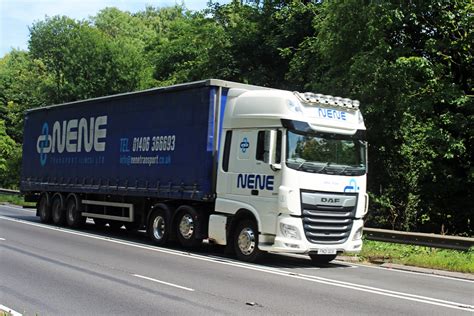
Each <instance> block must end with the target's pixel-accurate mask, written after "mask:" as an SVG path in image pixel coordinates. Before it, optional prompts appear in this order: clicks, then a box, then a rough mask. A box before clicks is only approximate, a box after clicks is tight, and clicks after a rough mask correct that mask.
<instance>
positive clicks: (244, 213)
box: [226, 208, 262, 247]
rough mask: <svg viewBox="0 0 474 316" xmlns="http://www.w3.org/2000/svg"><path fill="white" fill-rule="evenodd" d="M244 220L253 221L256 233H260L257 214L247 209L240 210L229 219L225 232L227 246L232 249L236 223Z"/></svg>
mask: <svg viewBox="0 0 474 316" xmlns="http://www.w3.org/2000/svg"><path fill="white" fill-rule="evenodd" d="M244 219H250V220H252V221H254V222H255V223H256V224H257V228H258V233H260V232H261V229H262V227H261V225H260V220H259V217H258V214H257V212H256V211H255V210H253V211H252V210H251V209H247V208H241V209H239V210H238V211H237V213H235V215H234V216H232V217H231V219H230V222H229V224H228V227H227V231H226V239H227V241H228V242H227V245H228V246H231V247H233V238H232V236H234V232H235V229H236V227H237V225H238V223H239V222H240V221H242V220H244Z"/></svg>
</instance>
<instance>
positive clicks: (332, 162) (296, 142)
mask: <svg viewBox="0 0 474 316" xmlns="http://www.w3.org/2000/svg"><path fill="white" fill-rule="evenodd" d="M366 147H367V144H366V142H365V141H364V140H362V139H361V138H360V136H358V134H355V135H340V134H329V133H308V132H299V131H298V132H297V131H291V130H289V131H288V132H287V146H286V165H287V166H288V167H289V168H292V169H296V170H300V171H304V172H312V173H324V174H340V175H350V176H357V175H363V174H365V172H366Z"/></svg>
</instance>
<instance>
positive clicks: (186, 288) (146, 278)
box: [132, 274, 194, 292]
mask: <svg viewBox="0 0 474 316" xmlns="http://www.w3.org/2000/svg"><path fill="white" fill-rule="evenodd" d="M132 275H133V276H136V277H137V278H141V279H145V280H149V281H153V282H156V283H160V284H165V285H169V286H172V287H176V288H178V289H182V290H186V291H191V292H194V289H191V288H189V287H185V286H181V285H177V284H173V283H169V282H165V281H160V280H157V279H153V278H149V277H146V276H143V275H139V274H132Z"/></svg>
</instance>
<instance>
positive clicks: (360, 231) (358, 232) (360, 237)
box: [352, 227, 362, 240]
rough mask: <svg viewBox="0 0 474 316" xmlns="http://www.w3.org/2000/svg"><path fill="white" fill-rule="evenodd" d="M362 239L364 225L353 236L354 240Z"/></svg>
mask: <svg viewBox="0 0 474 316" xmlns="http://www.w3.org/2000/svg"><path fill="white" fill-rule="evenodd" d="M360 239H362V227H361V228H359V229H358V230H357V231H356V232H355V234H354V238H352V240H360Z"/></svg>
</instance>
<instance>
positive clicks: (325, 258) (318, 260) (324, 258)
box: [309, 254, 337, 265]
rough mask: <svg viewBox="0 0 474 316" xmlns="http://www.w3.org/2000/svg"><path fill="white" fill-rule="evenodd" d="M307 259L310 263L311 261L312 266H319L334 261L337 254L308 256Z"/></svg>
mask: <svg viewBox="0 0 474 316" xmlns="http://www.w3.org/2000/svg"><path fill="white" fill-rule="evenodd" d="M309 257H310V258H311V261H313V263H314V264H316V265H319V264H326V263H329V262H331V261H333V260H334V259H336V257H337V254H335V255H317V254H310V255H309Z"/></svg>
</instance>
